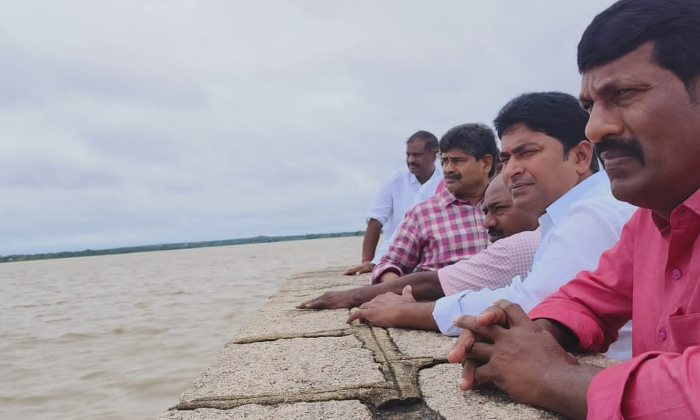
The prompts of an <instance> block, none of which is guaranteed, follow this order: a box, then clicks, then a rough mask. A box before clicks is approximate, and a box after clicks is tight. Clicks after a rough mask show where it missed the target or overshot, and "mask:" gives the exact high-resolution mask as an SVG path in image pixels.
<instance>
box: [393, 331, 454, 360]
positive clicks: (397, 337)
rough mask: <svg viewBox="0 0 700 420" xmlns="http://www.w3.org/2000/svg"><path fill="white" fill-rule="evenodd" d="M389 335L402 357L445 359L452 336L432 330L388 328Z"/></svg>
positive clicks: (451, 343) (450, 345)
mask: <svg viewBox="0 0 700 420" xmlns="http://www.w3.org/2000/svg"><path fill="white" fill-rule="evenodd" d="M389 335H390V336H391V339H392V341H393V342H394V343H395V344H396V346H397V347H398V350H399V352H400V353H401V355H402V356H403V357H404V358H411V357H414V358H430V359H435V360H440V361H446V360H447V353H449V352H450V350H452V346H454V343H455V341H457V339H456V338H454V337H447V336H444V335H442V334H440V333H437V332H433V331H418V330H405V329H402V328H389Z"/></svg>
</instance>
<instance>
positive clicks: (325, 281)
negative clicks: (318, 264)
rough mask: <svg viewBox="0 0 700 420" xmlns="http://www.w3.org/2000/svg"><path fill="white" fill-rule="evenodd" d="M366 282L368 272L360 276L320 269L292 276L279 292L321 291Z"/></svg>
mask: <svg viewBox="0 0 700 420" xmlns="http://www.w3.org/2000/svg"><path fill="white" fill-rule="evenodd" d="M367 284H369V275H368V274H363V275H361V276H342V275H340V273H338V272H336V273H334V274H332V273H328V272H326V271H322V272H318V273H309V274H308V275H304V276H295V277H292V278H290V279H289V280H287V281H286V282H284V283H283V284H282V285H281V286H280V288H279V292H281V293H283V292H298V291H300V290H303V291H308V290H319V291H321V292H322V291H323V290H324V289H328V288H332V287H338V286H353V287H361V286H366V285H367Z"/></svg>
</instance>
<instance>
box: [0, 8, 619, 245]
mask: <svg viewBox="0 0 700 420" xmlns="http://www.w3.org/2000/svg"><path fill="white" fill-rule="evenodd" d="M611 3H612V1H605V0H594V1H590V0H588V1H580V0H577V1H562V0H550V1H521V0H507V1H506V0H502V1H495V0H489V1H480V2H477V1H462V0H459V1H428V0H425V1H405V0H400V1H399V0H396V1H377V0H372V1H369V0H368V1H352V2H349V1H327V0H319V1H291V0H280V1H275V2H267V1H258V0H256V1H230V0H218V1H217V0H208V1H195V0H188V1H187V0H119V1H94V0H84V1H69V0H61V1H55V0H47V1H34V0H17V1H10V0H0V192H1V196H0V254H1V255H7V254H12V253H35V252H51V251H63V250H82V249H86V248H91V249H100V248H108V247H116V246H129V245H142V244H154V243H164V242H187V241H202V240H214V239H230V238H239V237H248V236H257V235H285V234H302V233H317V232H336V231H349V230H361V229H364V218H365V213H366V211H367V208H368V206H369V204H370V202H371V200H372V198H373V197H374V195H375V194H376V193H377V191H378V190H379V188H380V186H381V183H382V182H383V180H384V179H385V178H386V177H387V176H388V175H389V174H390V173H391V172H393V171H394V170H396V169H398V168H400V167H402V165H404V153H405V144H404V142H405V140H406V138H407V137H408V136H409V135H410V134H411V133H413V132H415V131H417V130H419V129H424V130H428V131H431V132H433V133H435V134H436V135H437V136H438V137H440V136H441V135H442V134H443V133H444V132H445V131H446V130H448V129H449V128H450V127H452V126H454V125H457V124H462V123H467V122H484V123H488V124H491V121H492V120H493V117H494V116H495V114H496V113H497V111H498V110H499V109H500V107H501V106H502V105H504V104H505V102H506V101H508V100H509V99H511V98H512V97H514V96H515V95H517V94H520V93H523V92H527V91H539V90H561V91H565V92H569V93H572V94H577V93H578V89H579V83H580V78H579V75H578V73H577V70H576V53H575V50H576V45H577V43H578V40H579V37H580V35H581V33H582V32H583V30H584V28H585V27H586V25H587V24H588V23H589V22H590V20H591V19H592V18H593V16H594V15H595V14H596V13H598V12H600V11H602V10H603V9H604V8H605V7H606V6H607V5H609V4H611ZM358 255H359V250H358Z"/></svg>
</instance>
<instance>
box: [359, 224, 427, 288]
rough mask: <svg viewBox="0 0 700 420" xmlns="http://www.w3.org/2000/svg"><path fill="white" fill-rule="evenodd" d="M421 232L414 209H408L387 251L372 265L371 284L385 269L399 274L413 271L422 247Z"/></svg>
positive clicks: (402, 274)
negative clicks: (377, 262)
mask: <svg viewBox="0 0 700 420" xmlns="http://www.w3.org/2000/svg"><path fill="white" fill-rule="evenodd" d="M421 232H422V227H421V220H420V219H419V217H418V216H417V214H416V213H415V211H413V210H411V211H409V212H408V214H406V218H405V219H404V221H403V223H401V225H400V226H399V229H398V231H397V233H396V238H395V239H394V241H393V242H392V243H391V246H390V247H389V251H388V252H387V253H386V255H384V257H382V259H381V261H380V262H379V264H377V266H376V267H374V271H372V279H371V282H372V284H374V283H376V282H377V281H378V280H379V278H380V277H381V276H382V275H383V274H384V273H386V272H387V271H395V272H397V273H398V274H399V276H404V275H406V274H409V273H411V272H413V269H414V268H415V267H416V266H417V265H418V262H419V260H420V256H421V249H422V247H423V242H424V238H423V235H422V234H421Z"/></svg>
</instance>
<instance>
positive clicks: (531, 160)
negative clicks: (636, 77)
mask: <svg viewBox="0 0 700 420" xmlns="http://www.w3.org/2000/svg"><path fill="white" fill-rule="evenodd" d="M587 121H588V114H587V113H586V112H585V111H583V110H582V109H581V107H580V105H579V104H578V101H577V100H576V98H574V97H573V96H571V95H568V94H564V93H558V92H547V93H530V94H525V95H521V96H519V97H517V98H515V99H514V100H512V101H511V102H509V103H508V104H507V105H506V106H505V107H504V108H503V109H502V110H501V111H500V113H499V114H498V116H497V117H496V120H495V121H494V125H495V126H496V130H497V132H498V135H499V137H500V138H501V142H502V143H501V144H502V152H501V161H502V162H503V163H504V164H505V166H504V169H503V172H502V173H503V178H504V181H505V182H506V185H508V187H509V188H510V190H511V194H512V197H513V203H514V204H515V205H516V206H517V207H518V208H519V209H521V210H525V211H529V212H532V213H534V214H538V215H540V218H539V222H540V228H541V229H542V243H541V245H540V247H539V248H538V250H537V253H536V254H535V259H534V262H533V265H532V270H531V271H530V273H529V274H528V276H527V280H526V281H522V280H521V279H520V277H515V278H514V279H513V281H512V283H511V284H510V285H508V286H506V287H502V288H499V289H494V290H491V289H487V288H485V289H482V290H480V291H464V292H461V293H457V294H454V295H451V296H447V297H444V298H442V299H439V300H438V301H437V302H435V303H434V304H433V303H422V302H415V301H414V300H413V299H412V297H411V296H407V295H406V294H404V295H402V296H398V295H395V294H394V295H393V296H384V295H382V296H378V297H377V298H376V299H375V300H374V301H372V302H368V303H367V304H365V305H363V307H364V308H362V307H361V308H362V309H360V310H359V311H357V313H355V314H353V315H352V316H351V317H350V319H349V321H352V320H354V319H358V318H359V319H364V320H367V321H369V322H373V318H374V317H375V316H378V315H376V314H380V313H381V314H382V317H383V318H386V317H387V311H391V313H392V314H393V315H392V317H391V319H393V320H397V319H402V318H406V315H405V313H408V312H410V313H412V315H411V316H410V317H411V318H414V319H415V318H416V317H420V321H416V322H414V323H413V325H392V323H386V322H385V323H383V325H381V326H403V327H413V328H426V329H439V330H440V331H441V332H442V333H444V334H447V335H459V333H460V332H461V330H460V329H459V328H457V327H455V326H454V325H453V320H454V318H455V317H457V316H460V315H474V316H476V315H479V314H480V313H481V312H482V311H483V310H484V309H486V308H488V307H489V306H491V305H492V304H493V301H494V300H497V299H507V300H509V301H511V302H514V303H517V304H519V305H521V306H522V307H523V309H524V310H525V311H528V310H530V309H532V308H533V307H534V306H535V305H537V304H538V303H539V302H541V301H542V300H543V299H544V298H545V297H547V296H549V295H550V294H552V293H554V292H556V291H557V290H558V289H559V287H560V286H562V285H564V284H565V283H566V282H567V281H568V280H569V279H572V278H574V276H575V275H576V274H577V273H578V272H579V271H583V270H593V269H595V268H596V267H597V266H598V260H599V259H600V256H601V254H602V253H603V252H604V251H606V250H607V249H609V248H611V247H612V246H613V245H614V244H615V243H616V242H617V241H618V240H619V238H620V233H621V231H622V226H623V225H624V224H625V223H626V222H627V220H628V219H629V218H630V217H631V216H632V213H634V211H635V210H636V208H635V207H633V206H631V205H629V204H627V203H624V202H621V201H618V200H616V199H615V198H614V197H613V196H612V192H611V190H610V181H609V179H608V177H607V175H606V174H605V172H598V161H597V159H596V157H595V154H594V152H593V147H592V145H591V143H590V142H589V141H588V140H586V138H585V127H586V123H587ZM387 295H389V294H387ZM363 311H364V312H363ZM402 313H403V314H404V315H402ZM608 355H609V356H611V357H614V358H617V359H620V360H627V359H629V358H630V357H631V326H630V325H627V326H625V327H624V328H623V330H621V331H620V339H619V340H618V342H616V343H615V345H613V346H611V348H610V351H609V353H608Z"/></svg>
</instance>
